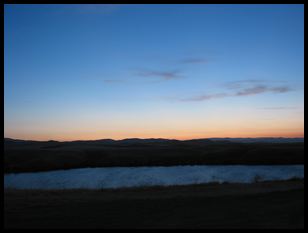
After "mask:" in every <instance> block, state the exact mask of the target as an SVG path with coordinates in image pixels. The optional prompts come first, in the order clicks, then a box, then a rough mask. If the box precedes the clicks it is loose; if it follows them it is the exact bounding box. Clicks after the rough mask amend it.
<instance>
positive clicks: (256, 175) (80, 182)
mask: <svg viewBox="0 0 308 233" xmlns="http://www.w3.org/2000/svg"><path fill="white" fill-rule="evenodd" d="M291 178H304V165H285V166H284V165H282V166H281V165H274V166H247V165H234V166H233V165H232V166H231V165H229V166H212V165H210V166H206V165H201V166H199V165H198V166H173V167H110V168H81V169H70V170H59V171H50V172H36V173H18V174H7V175H5V176H4V187H5V188H17V189H79V188H85V189H102V188H123V187H140V186H157V185H162V186H170V185H188V184H203V183H209V182H219V183H223V182H229V183H252V182H255V181H270V180H287V179H291Z"/></svg>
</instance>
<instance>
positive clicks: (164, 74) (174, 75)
mask: <svg viewBox="0 0 308 233" xmlns="http://www.w3.org/2000/svg"><path fill="white" fill-rule="evenodd" d="M137 75H139V76H142V77H150V78H160V79H162V80H172V79H179V78H181V77H182V76H181V75H180V73H179V71H140V72H138V73H137Z"/></svg>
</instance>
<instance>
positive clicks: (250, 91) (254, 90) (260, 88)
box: [235, 85, 291, 96]
mask: <svg viewBox="0 0 308 233" xmlns="http://www.w3.org/2000/svg"><path fill="white" fill-rule="evenodd" d="M290 90H291V89H290V88H289V87H286V86H282V87H268V86H265V85H257V86H254V87H251V88H245V89H242V90H240V91H238V92H236V93H235V96H245V95H256V94H261V93H265V92H273V93H284V92H288V91H290Z"/></svg>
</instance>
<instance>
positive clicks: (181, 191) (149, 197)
mask: <svg viewBox="0 0 308 233" xmlns="http://www.w3.org/2000/svg"><path fill="white" fill-rule="evenodd" d="M4 223H5V225H4V226H5V228H304V181H300V180H293V181H280V182H266V183H256V184H248V185H247V184H246V185H245V184H222V185H218V184H212V185H197V186H182V187H181V186H179V187H169V188H161V187H160V188H159V187H156V188H143V189H123V190H100V191H89V190H67V191H29V190H28V191H26V190H6V191H5V192H4Z"/></svg>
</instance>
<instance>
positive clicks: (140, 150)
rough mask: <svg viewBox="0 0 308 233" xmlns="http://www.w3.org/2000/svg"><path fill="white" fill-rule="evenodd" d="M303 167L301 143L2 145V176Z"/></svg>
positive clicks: (133, 141)
mask: <svg viewBox="0 0 308 233" xmlns="http://www.w3.org/2000/svg"><path fill="white" fill-rule="evenodd" d="M196 164H199V165H201V164H207V165H228V164H250V165H257V164H260V165H265V164H266V165H279V164H289V165H290V164H304V143H303V142H296V143H261V142H259V143H238V142H228V141H211V140H208V139H199V140H186V141H178V140H166V139H127V140H119V141H115V140H107V139H106V140H96V141H73V142H57V141H47V142H37V141H23V140H12V139H5V140H4V171H5V173H10V172H35V171H49V170H57V169H71V168H83V167H113V166H126V167H128V166H174V165H196Z"/></svg>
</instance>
